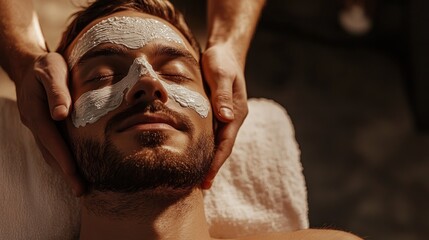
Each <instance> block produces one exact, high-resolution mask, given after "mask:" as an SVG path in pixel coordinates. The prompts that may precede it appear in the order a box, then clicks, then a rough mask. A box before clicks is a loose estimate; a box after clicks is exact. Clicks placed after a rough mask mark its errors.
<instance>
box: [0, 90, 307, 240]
mask: <svg viewBox="0 0 429 240" xmlns="http://www.w3.org/2000/svg"><path fill="white" fill-rule="evenodd" d="M0 113H1V114H0V192H1V194H0V239H16V240H20V239H23V240H24V239H25V240H27V239H41V240H42V239H43V240H46V239H73V237H74V236H76V235H77V233H78V231H79V206H78V200H77V199H76V198H74V197H73V196H72V194H71V192H70V189H69V188H68V186H67V185H66V183H65V182H64V181H63V179H62V178H61V175H60V174H59V173H58V172H56V171H54V170H53V169H52V168H50V167H49V166H48V165H47V164H46V163H45V161H44V160H43V158H42V156H41V154H40V153H39V151H38V149H37V146H36V144H35V142H34V139H33V136H32V135H31V133H30V131H29V130H28V129H27V128H25V127H24V126H23V125H22V124H21V121H20V119H19V113H18V111H17V107H16V103H15V102H14V101H12V100H8V99H4V98H0ZM204 201H205V206H206V215H207V220H208V222H209V224H210V232H211V234H212V236H214V237H239V236H243V235H250V234H255V233H265V232H273V231H288V230H298V229H304V228H308V217H307V195H306V188H305V181H304V177H303V175H302V167H301V163H300V160H299V150H298V146H297V144H296V142H295V138H294V132H293V127H292V124H291V122H290V120H289V118H288V116H287V113H286V112H285V110H284V109H283V108H282V107H281V106H280V105H278V104H276V103H274V102H272V101H269V100H263V99H260V100H249V115H248V117H247V119H246V120H245V122H244V124H243V126H242V127H241V130H240V132H239V134H238V137H237V141H236V145H235V147H234V150H233V152H232V154H231V157H230V158H229V159H228V160H227V162H226V163H225V164H224V166H223V167H222V169H221V171H220V172H219V174H218V176H217V178H216V180H215V183H214V185H213V187H212V189H211V190H210V191H206V192H205V196H204Z"/></svg>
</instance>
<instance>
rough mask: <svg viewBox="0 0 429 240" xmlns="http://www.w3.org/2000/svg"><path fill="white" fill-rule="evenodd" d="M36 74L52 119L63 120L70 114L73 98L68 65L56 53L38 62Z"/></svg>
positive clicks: (47, 55)
mask: <svg viewBox="0 0 429 240" xmlns="http://www.w3.org/2000/svg"><path fill="white" fill-rule="evenodd" d="M35 74H36V77H37V79H38V80H39V81H40V82H41V83H42V85H43V87H44V88H45V92H46V95H47V98H48V103H49V109H50V113H51V117H52V118H53V119H54V120H63V119H65V118H66V117H67V116H68V114H69V109H70V105H71V97H70V93H69V89H68V87H67V63H66V62H65V60H64V58H63V57H62V56H61V55H60V54H58V53H55V52H51V53H48V54H46V55H44V56H42V57H41V58H40V59H38V60H37V61H36V64H35Z"/></svg>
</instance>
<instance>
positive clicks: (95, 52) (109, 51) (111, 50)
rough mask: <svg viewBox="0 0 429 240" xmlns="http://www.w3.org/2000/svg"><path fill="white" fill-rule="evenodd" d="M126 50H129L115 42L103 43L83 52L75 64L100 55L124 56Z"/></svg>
mask: <svg viewBox="0 0 429 240" xmlns="http://www.w3.org/2000/svg"><path fill="white" fill-rule="evenodd" d="M128 51H129V50H128V49H127V48H126V47H125V46H122V45H117V44H109V45H104V46H100V47H95V48H93V49H92V50H90V51H89V52H87V53H85V54H84V55H83V56H82V57H81V58H80V59H79V61H78V62H77V64H76V65H81V64H83V63H85V62H86V61H88V60H90V59H92V58H96V57H100V56H113V55H118V56H126V55H127V52H128Z"/></svg>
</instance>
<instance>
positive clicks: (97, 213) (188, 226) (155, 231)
mask: <svg viewBox="0 0 429 240" xmlns="http://www.w3.org/2000/svg"><path fill="white" fill-rule="evenodd" d="M81 204H82V215H81V231H80V239H81V240H86V239H91V240H97V239H105V240H108V239H127V240H132V239H142V237H143V238H144V239H158V240H167V239H177V240H180V239H203V240H205V239H211V238H210V236H209V233H208V226H207V222H206V219H205V214H204V205H203V196H202V192H201V190H199V189H194V190H190V191H187V192H180V193H171V194H165V193H162V194H161V193H153V192H151V193H146V192H144V193H132V194H124V193H112V192H108V193H100V192H94V193H91V194H89V195H87V196H85V197H83V198H82V202H81Z"/></svg>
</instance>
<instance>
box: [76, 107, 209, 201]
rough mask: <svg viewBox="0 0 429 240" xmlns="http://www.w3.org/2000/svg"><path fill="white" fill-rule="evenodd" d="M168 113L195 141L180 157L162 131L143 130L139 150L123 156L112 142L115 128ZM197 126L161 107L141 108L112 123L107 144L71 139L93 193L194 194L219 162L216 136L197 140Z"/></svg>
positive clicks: (82, 171) (114, 118) (180, 115)
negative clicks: (148, 115)
mask: <svg viewBox="0 0 429 240" xmlns="http://www.w3.org/2000/svg"><path fill="white" fill-rule="evenodd" d="M146 111H147V112H164V113H165V114H167V115H170V116H172V117H174V118H175V119H176V120H177V121H178V122H179V123H180V124H179V125H180V126H182V128H183V131H184V133H186V134H187V135H188V136H189V138H190V144H189V146H188V147H187V148H186V149H185V150H184V151H183V152H181V153H177V152H172V151H169V150H168V149H166V148H163V144H164V142H165V141H166V140H168V138H169V136H168V135H167V134H166V133H165V132H163V131H143V132H139V133H138V134H136V135H135V141H136V142H137V143H138V145H139V146H140V149H139V150H138V151H137V152H135V153H133V154H124V153H123V152H122V151H121V150H120V149H118V148H117V147H116V146H115V145H114V144H113V143H112V141H111V140H110V135H109V132H110V128H111V127H112V126H115V125H117V123H118V122H120V121H122V120H124V119H126V118H127V117H129V116H131V115H132V114H135V113H137V112H146ZM193 128H194V126H193V124H192V122H191V120H190V119H189V118H188V117H186V116H185V115H183V114H181V113H178V112H174V111H172V110H170V109H168V108H167V107H165V106H164V105H163V104H161V103H159V102H154V103H152V104H150V105H146V104H139V105H137V106H135V107H133V108H131V109H128V110H126V111H124V112H122V113H120V114H117V115H116V116H114V117H112V119H110V120H109V122H108V124H107V127H106V129H105V134H106V140H105V141H104V142H99V141H97V140H93V139H90V138H80V139H71V138H70V139H69V140H70V145H71V147H72V150H73V153H74V154H75V159H76V161H77V165H78V169H79V171H80V173H81V175H82V176H83V178H84V179H85V180H86V182H87V186H88V187H89V191H92V190H95V191H100V192H109V191H110V192H118V193H135V192H141V191H146V190H158V189H161V190H166V189H167V190H168V189H171V190H189V189H192V188H194V187H196V186H198V185H200V184H201V183H202V181H203V180H204V178H205V176H206V175H207V173H208V171H209V169H210V166H211V163H212V161H213V157H214V148H215V147H214V137H213V132H203V133H202V134H201V135H200V136H198V137H195V136H194V135H193V132H194V129H193Z"/></svg>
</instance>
